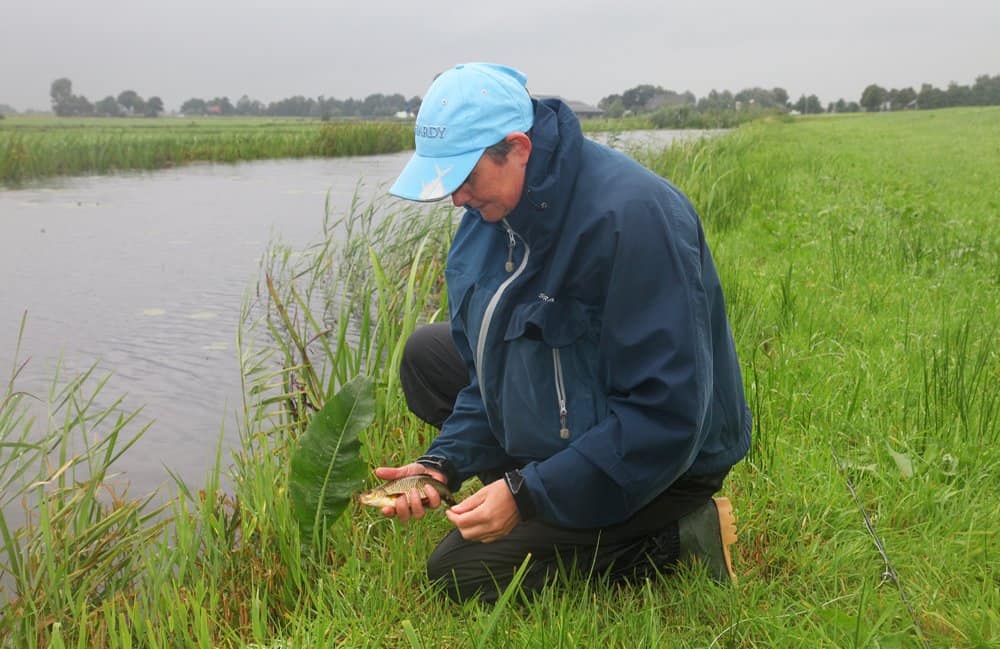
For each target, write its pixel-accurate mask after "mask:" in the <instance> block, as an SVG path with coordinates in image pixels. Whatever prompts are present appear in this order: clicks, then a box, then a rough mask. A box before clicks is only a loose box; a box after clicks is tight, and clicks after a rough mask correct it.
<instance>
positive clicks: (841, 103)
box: [50, 75, 1000, 127]
mask: <svg viewBox="0 0 1000 649" xmlns="http://www.w3.org/2000/svg"><path fill="white" fill-rule="evenodd" d="M50 95H51V98H52V109H53V111H54V112H55V114H56V115H59V116H92V115H93V116H106V117H125V116H135V115H142V116H146V117H156V116H158V115H160V114H161V113H163V112H164V106H163V100H162V99H160V98H159V97H157V96H153V97H150V98H149V99H143V98H142V97H141V96H139V94H138V93H136V92H135V91H134V90H123V91H122V92H120V93H119V94H118V95H117V96H113V95H108V96H107V97H105V98H104V99H101V100H99V101H97V102H95V103H91V102H90V101H89V100H88V99H87V98H86V97H84V96H83V95H76V94H73V83H72V81H70V80H69V79H67V78H65V77H64V78H60V79H56V80H55V81H53V82H52V86H51V91H50ZM420 102H421V99H420V97H417V96H414V97H411V98H409V99H407V98H406V97H404V96H403V95H401V94H398V93H397V94H391V95H384V94H381V93H375V94H371V95H368V96H367V97H365V98H364V99H353V98H349V99H345V100H340V99H335V98H332V97H324V96H323V95H320V96H319V97H316V98H315V99H314V98H312V97H305V96H302V95H296V96H294V97H289V98H286V99H282V100H280V101H274V102H270V103H268V104H264V103H263V102H260V101H258V100H255V99H251V98H250V97H249V96H247V95H243V96H242V97H240V98H239V99H238V100H237V101H236V103H233V102H231V101H230V100H229V98H228V97H214V98H212V99H201V98H197V97H192V98H191V99H188V100H187V101H185V102H184V103H183V104H181V106H180V113H182V114H184V115H244V116H275V117H278V116H280V117H312V118H319V119H333V118H344V117H354V118H363V119H378V118H387V117H393V116H398V115H409V116H412V115H415V114H416V113H417V111H418V110H419V109H420ZM996 105H1000V75H995V76H989V75H981V76H979V77H976V80H975V82H974V83H973V84H972V85H968V86H964V85H960V84H958V83H954V82H952V83H950V84H949V85H948V87H947V88H945V89H940V88H936V87H934V86H933V85H931V84H929V83H925V84H922V85H921V86H920V90H915V89H914V88H912V87H906V88H892V89H886V88H884V87H882V86H880V85H878V84H870V85H868V86H866V87H865V89H864V90H863V91H862V93H861V97H860V98H859V100H858V101H845V100H844V99H839V100H837V101H836V102H830V103H828V104H827V105H826V106H825V107H824V106H823V104H822V102H821V101H820V100H819V98H818V97H817V96H816V95H808V96H807V95H801V96H800V97H799V98H798V100H797V101H794V102H793V101H791V99H790V98H789V95H788V92H787V91H786V90H785V89H784V88H780V87H774V88H761V87H753V88H746V89H743V90H741V91H739V92H737V93H732V92H730V91H728V90H723V91H717V90H712V91H711V92H709V93H708V94H707V95H706V96H704V97H701V98H698V97H695V95H694V94H693V93H691V92H690V91H686V92H676V91H673V90H668V89H665V88H662V87H660V86H654V85H649V84H642V85H638V86H635V87H634V88H630V89H628V90H626V91H625V92H623V93H621V94H613V95H608V96H607V97H604V98H603V99H601V101H600V102H599V103H598V106H599V107H600V108H601V109H602V110H603V111H604V114H605V116H607V117H613V118H614V117H623V116H628V115H649V116H651V117H652V118H654V122H655V123H656V125H657V126H661V127H671V126H684V125H690V124H691V123H692V122H694V121H697V119H696V118H697V117H698V116H699V115H701V116H704V115H720V114H725V113H732V112H749V113H753V112H756V111H762V110H763V111H766V110H772V111H781V112H787V111H797V112H799V113H803V114H816V113H824V112H827V113H851V112H859V111H861V110H865V111H869V112H874V111H882V110H904V109H931V108H947V107H951V106H996Z"/></svg>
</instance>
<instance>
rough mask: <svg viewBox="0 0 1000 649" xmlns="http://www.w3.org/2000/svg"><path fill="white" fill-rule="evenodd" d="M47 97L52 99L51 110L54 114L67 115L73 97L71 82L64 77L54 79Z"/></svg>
mask: <svg viewBox="0 0 1000 649" xmlns="http://www.w3.org/2000/svg"><path fill="white" fill-rule="evenodd" d="M49 96H50V97H52V110H53V111H55V114H56V115H59V116H63V115H68V114H69V106H70V101H71V99H72V97H73V82H72V81H70V80H69V79H67V78H66V77H61V78H59V79H56V80H55V81H53V82H52V86H51V87H50V88H49Z"/></svg>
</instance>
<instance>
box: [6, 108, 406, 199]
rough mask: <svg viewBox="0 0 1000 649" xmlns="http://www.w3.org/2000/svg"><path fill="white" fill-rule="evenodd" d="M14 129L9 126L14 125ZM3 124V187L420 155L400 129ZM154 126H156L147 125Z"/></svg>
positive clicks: (236, 123) (238, 123) (374, 125)
mask: <svg viewBox="0 0 1000 649" xmlns="http://www.w3.org/2000/svg"><path fill="white" fill-rule="evenodd" d="M8 122H9V123H8ZM136 122H137V121H136V120H79V121H71V122H69V123H68V124H65V125H63V123H62V122H53V121H52V120H42V121H35V120H31V119H21V120H15V119H11V120H4V122H3V123H0V184H6V185H15V184H17V183H19V182H22V181H24V180H27V179H30V178H38V177H44V176H54V175H79V174H89V173H97V174H105V173H110V172H114V171H124V170H150V169H162V168H164V167H173V166H177V165H182V164H187V163H190V162H198V161H204V162H236V161H239V160H258V159H262V158H301V157H335V156H347V155H373V154H379V153H393V152H396V151H404V150H406V149H411V148H413V131H412V127H410V126H408V125H406V124H404V123H397V122H331V123H321V122H315V121H313V122H301V121H292V120H286V121H282V120H273V121H268V122H262V121H261V120H219V121H218V122H211V121H208V120H184V121H178V120H168V119H163V120H144V121H143V123H141V124H137V123H136ZM150 122H152V123H155V125H153V126H149V125H147V123H150Z"/></svg>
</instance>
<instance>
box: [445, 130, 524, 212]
mask: <svg viewBox="0 0 1000 649" xmlns="http://www.w3.org/2000/svg"><path fill="white" fill-rule="evenodd" d="M522 137H523V136H522ZM525 140H527V138H526V137H525ZM523 148H524V147H523V145H522V144H521V143H518V144H517V145H515V146H514V147H513V148H512V150H511V151H510V152H509V153H508V154H507V158H506V159H505V160H504V161H503V162H497V161H496V160H495V159H493V158H492V157H491V156H490V155H489V154H488V153H484V154H483V156H482V157H481V158H479V162H477V163H476V166H475V167H473V168H472V173H470V174H469V177H468V178H466V179H465V182H464V183H462V184H461V185H460V186H459V188H458V189H456V190H455V191H454V193H452V195H451V201H452V203H454V204H455V206H456V207H466V208H474V209H476V210H478V211H479V213H480V214H481V215H482V217H483V220H484V221H489V222H490V223H495V222H496V221H499V220H500V219H502V218H503V217H505V216H507V215H508V214H510V213H511V212H512V211H514V208H515V207H517V203H518V201H520V200H521V191H522V190H523V189H524V169H525V165H526V164H527V154H526V153H525V152H524V150H523ZM528 152H530V144H529V145H528Z"/></svg>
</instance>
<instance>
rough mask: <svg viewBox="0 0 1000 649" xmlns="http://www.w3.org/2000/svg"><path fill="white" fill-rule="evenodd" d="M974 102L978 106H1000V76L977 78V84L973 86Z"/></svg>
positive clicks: (985, 75)
mask: <svg viewBox="0 0 1000 649" xmlns="http://www.w3.org/2000/svg"><path fill="white" fill-rule="evenodd" d="M972 101H973V103H975V104H976V105H977V106H998V105H1000V74H998V75H996V76H993V77H991V76H989V75H987V74H984V75H981V76H978V77H976V82H975V83H974V84H972Z"/></svg>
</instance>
